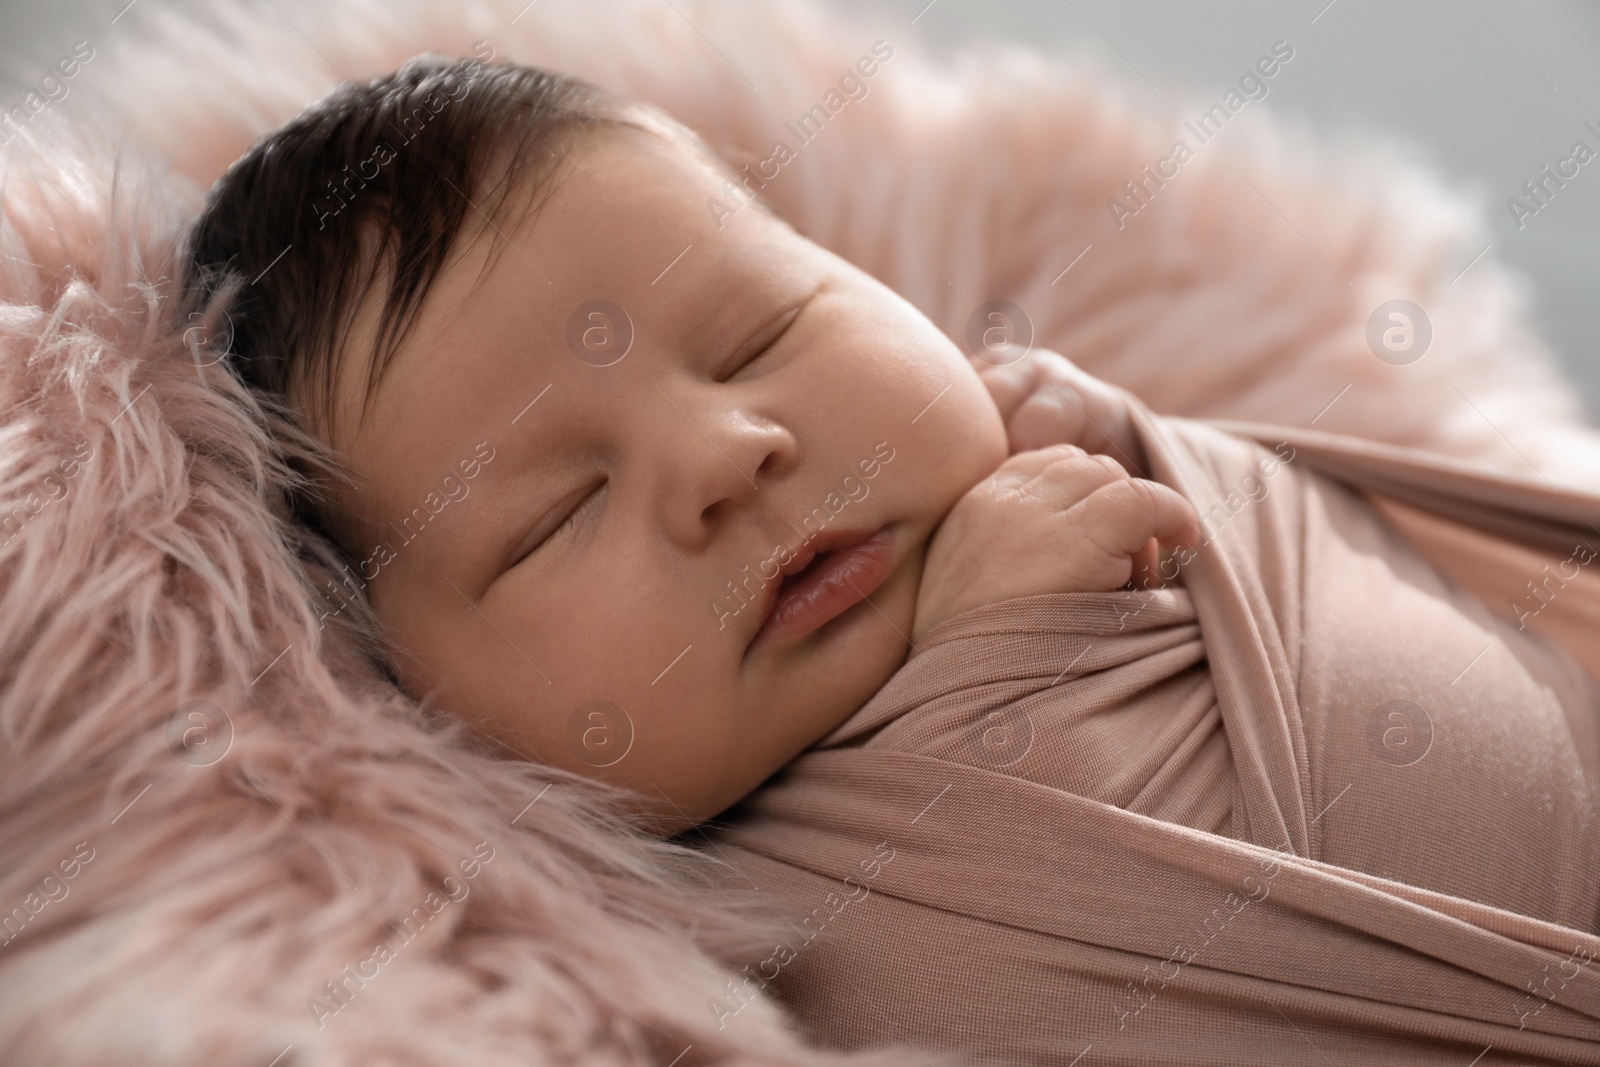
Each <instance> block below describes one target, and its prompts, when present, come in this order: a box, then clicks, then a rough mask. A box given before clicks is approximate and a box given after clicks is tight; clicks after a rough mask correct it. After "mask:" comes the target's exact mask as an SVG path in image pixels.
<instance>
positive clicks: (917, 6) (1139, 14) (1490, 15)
mask: <svg viewBox="0 0 1600 1067" xmlns="http://www.w3.org/2000/svg"><path fill="white" fill-rule="evenodd" d="M136 2H138V3H142V4H150V5H161V4H166V3H169V2H170V0H136ZM330 2H334V0H330ZM544 2H546V3H552V2H556V3H559V2H564V0H544ZM567 2H575V0H567ZM663 2H665V0H663ZM769 2H778V3H781V2H782V0H769ZM832 2H834V3H841V4H842V3H844V2H845V0H832ZM850 2H851V6H854V5H861V6H866V7H871V8H875V9H877V10H879V11H880V12H883V13H885V14H889V15H894V16H897V17H904V18H905V19H906V20H907V21H908V22H909V21H910V20H911V19H912V18H913V17H915V19H916V21H915V29H916V31H918V32H920V33H922V34H923V35H924V37H925V38H926V39H927V40H928V41H929V42H931V43H932V44H934V45H935V46H936V47H937V48H940V49H948V48H953V47H956V46H959V45H960V44H962V43H965V42H968V41H977V40H990V41H995V40H1015V41H1022V42H1025V43H1028V44H1031V45H1033V46H1035V47H1038V48H1040V49H1044V50H1047V51H1049V50H1056V49H1063V50H1064V49H1087V50H1091V51H1095V52H1097V53H1100V54H1101V55H1102V56H1103V57H1104V59H1105V61H1106V65H1107V67H1108V69H1111V70H1113V71H1120V72H1121V73H1122V74H1124V75H1125V77H1126V79H1127V81H1128V82H1129V84H1130V85H1135V86H1142V87H1144V88H1146V89H1148V88H1149V87H1150V86H1151V85H1153V86H1154V87H1155V89H1156V90H1157V91H1159V92H1160V93H1162V94H1169V93H1170V94H1189V95H1198V96H1201V97H1211V96H1215V95H1216V92H1217V91H1219V89H1220V88H1221V87H1226V86H1228V85H1230V84H1232V83H1233V81H1234V80H1235V79H1236V78H1237V77H1238V74H1239V72H1240V71H1241V70H1243V69H1244V68H1245V67H1246V66H1248V65H1249V64H1250V63H1252V62H1253V61H1254V60H1255V59H1256V57H1257V56H1258V55H1259V54H1261V53H1262V52H1263V51H1264V50H1265V49H1266V48H1267V47H1270V44H1271V42H1273V41H1275V40H1278V39H1287V40H1289V41H1290V42H1291V43H1292V44H1293V45H1294V48H1295V64H1294V77H1293V78H1280V79H1277V80H1276V81H1275V83H1274V84H1273V87H1272V92H1271V95H1270V96H1269V97H1268V98H1267V99H1266V100H1264V101H1261V102H1260V103H1257V104H1254V105H1252V107H1253V108H1262V107H1265V108H1269V109H1271V110H1273V111H1274V112H1276V113H1277V114H1278V115H1280V116H1282V117H1285V118H1290V119H1293V118H1298V117H1304V118H1306V119H1309V120H1310V121H1311V123H1312V124H1313V126H1314V127H1315V128H1317V129H1319V130H1327V131H1330V132H1332V131H1336V130H1339V131H1348V130H1352V129H1353V130H1356V131H1364V132H1365V131H1370V132H1372V133H1375V134H1380V135H1384V136H1399V137H1403V138H1406V139H1409V140H1411V141H1413V142H1415V143H1416V144H1417V145H1419V146H1420V147H1421V149H1422V150H1423V152H1424V154H1425V158H1427V159H1429V160H1431V161H1432V162H1433V164H1434V165H1435V166H1436V167H1437V168H1438V169H1439V171H1441V172H1442V173H1443V174H1444V175H1445V177H1446V178H1447V179H1448V180H1449V181H1450V182H1452V183H1453V184H1456V185H1459V186H1464V187H1467V188H1470V189H1472V190H1474V191H1476V192H1477V193H1478V194H1479V195H1480V196H1481V199H1482V203H1483V210H1484V212H1485V213H1486V215H1487V217H1488V219H1489V222H1490V225H1491V227H1492V234H1491V236H1492V240H1493V247H1494V251H1493V253H1492V254H1493V255H1497V256H1500V257H1502V258H1503V259H1504V260H1506V261H1507V262H1509V263H1511V264H1512V265H1514V266H1516V267H1518V268H1520V269H1521V270H1523V271H1525V272H1526V273H1527V274H1528V275H1529V276H1531V278H1532V279H1533V282H1534V287H1535V292H1536V301H1537V304H1536V315H1537V321H1538V324H1539V326H1540V328H1541V329H1542V330H1543V331H1544V333H1545V336H1546V337H1548V338H1549V339H1550V341H1551V343H1552V344H1553V345H1554V346H1555V348H1556V349H1557V351H1558V352H1559V353H1560V354H1561V357H1562V359H1563V361H1564V362H1565V364H1566V366H1567V367H1568V369H1569V371H1570V373H1571V375H1572V376H1573V378H1574V379H1575V380H1576V381H1577V383H1578V385H1579V387H1580V388H1581V389H1582V390H1583V392H1584V394H1585V397H1586V399H1587V403H1588V407H1589V410H1590V413H1591V416H1592V417H1596V418H1600V301H1596V300H1595V299H1594V298H1593V294H1594V291H1595V289H1596V288H1597V282H1600V160H1596V161H1594V162H1593V163H1591V164H1589V165H1588V166H1585V167H1583V168H1582V169H1581V170H1580V171H1579V173H1578V176H1577V177H1575V178H1572V179H1569V180H1568V182H1567V185H1566V187H1565V188H1564V189H1561V190H1560V191H1559V192H1558V193H1557V195H1556V196H1555V197H1554V198H1552V199H1551V202H1550V204H1549V206H1548V207H1545V208H1543V209H1542V210H1540V212H1539V213H1538V215H1537V216H1536V217H1533V218H1530V219H1526V220H1524V226H1523V228H1522V229H1520V230H1519V229H1518V228H1517V226H1516V225H1515V223H1514V222H1513V220H1512V218H1511V215H1510V213H1509V212H1508V211H1507V209H1506V206H1505V201H1506V198H1507V197H1509V196H1512V195H1520V188H1521V185H1522V183H1523V182H1524V181H1527V180H1529V179H1531V178H1533V177H1534V176H1535V175H1536V174H1537V173H1538V172H1539V169H1540V168H1541V167H1542V166H1544V165H1545V164H1547V163H1549V164H1554V163H1555V161H1556V159H1557V158H1559V157H1560V156H1563V155H1565V154H1566V153H1567V151H1568V149H1569V148H1570V146H1571V145H1572V143H1573V141H1574V140H1576V139H1579V138H1583V139H1584V140H1586V141H1588V142H1589V143H1590V146H1591V147H1595V148H1597V149H1600V140H1597V139H1596V138H1595V137H1594V136H1593V135H1592V134H1590V133H1588V131H1586V130H1585V129H1584V128H1583V123H1584V122H1585V121H1586V120H1593V121H1595V124H1596V125H1597V126H1600V62H1597V60H1600V5H1597V4H1594V3H1592V2H1583V0H1333V3H1332V4H1331V5H1330V4H1328V3H1327V0H1213V2H1203V3H1202V2H1188V0H933V3H932V4H931V5H929V4H928V2H927V0H850ZM126 4H127V0H0V80H3V81H4V82H5V83H6V84H7V88H8V90H9V88H10V87H11V86H12V85H23V84H25V83H29V82H32V81H34V80H35V79H36V78H37V75H38V74H39V73H40V72H42V71H43V70H44V69H45V67H46V66H47V64H48V63H49V62H51V61H52V60H53V59H54V58H55V57H56V56H58V55H63V54H65V53H67V52H68V51H69V50H70V48H71V46H72V43H73V42H74V41H75V40H78V39H80V38H84V37H92V36H95V35H99V34H103V33H104V32H106V27H107V23H108V22H109V21H110V19H111V18H112V17H113V16H115V15H117V13H118V12H120V11H121V10H123V8H124V7H125V6H126ZM1313 20H1315V21H1313Z"/></svg>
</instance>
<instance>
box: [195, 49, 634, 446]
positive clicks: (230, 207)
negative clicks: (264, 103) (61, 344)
mask: <svg viewBox="0 0 1600 1067" xmlns="http://www.w3.org/2000/svg"><path fill="white" fill-rule="evenodd" d="M626 103H627V101H626V100H624V99H623V98H620V97H617V96H615V95H612V94H610V93H607V92H605V91H603V90H601V89H599V88H598V87H596V86H594V85H592V84H590V83H589V82H586V81H584V80H582V79H580V78H577V77H574V76H572V75H569V74H565V73H561V72H556V71H550V70H543V69H539V68H535V67H528V66H521V65H516V64H497V65H493V66H490V65H485V64H483V63H480V62H479V61H478V60H477V59H474V58H469V59H463V60H460V61H459V62H452V61H451V60H449V59H448V58H446V57H444V56H440V55H436V54H432V55H425V56H418V57H416V58H413V59H411V60H409V61H407V62H406V63H405V64H404V65H403V66H401V67H400V68H399V69H398V70H396V71H394V72H393V73H391V74H386V75H384V76H382V77H378V78H374V79H373V80H371V81H369V82H366V83H365V84H357V83H354V82H346V83H345V84H343V85H340V86H339V87H338V88H336V89H334V90H333V91H332V92H330V93H329V94H328V95H327V96H325V97H323V98H322V99H321V100H318V101H317V102H316V103H314V104H312V105H311V106H309V107H308V108H306V109H305V110H304V111H302V112H301V113H300V114H299V115H297V116H295V118H294V119H292V120H291V121H290V122H289V123H287V124H286V125H284V126H282V127H281V128H279V129H277V130H275V131H274V132H272V133H270V134H268V135H267V136H265V137H263V138H262V139H261V140H259V141H257V142H256V143H255V144H254V145H253V146H252V147H251V148H250V150H249V151H248V152H247V153H245V155H244V156H242V157H241V158H240V159H239V160H237V161H236V162H235V163H234V164H233V165H232V166H231V167H229V168H228V171H227V172H226V173H225V174H224V175H223V176H222V177H221V178H220V179H219V180H218V181H217V183H216V184H215V185H214V186H213V187H212V189H211V191H210V193H209V195H208V196H207V199H206V204H205V207H204V209H203V210H202V211H201V213H200V215H199V217H198V218H197V219H196V220H195V221H194V223H193V225H192V226H191V228H190V229H189V231H188V233H187V234H186V247H185V251H184V255H183V258H182V262H183V264H184V273H185V277H184V280H183V286H184V291H185V292H186V293H187V294H190V295H189V298H188V301H187V302H186V304H185V307H184V309H183V310H185V311H189V310H190V309H192V308H195V307H197V306H202V305H209V306H210V307H212V308H215V307H218V306H220V307H222V308H223V309H225V311H226V319H227V326H226V334H227V336H226V340H225V342H224V343H225V345H226V355H227V360H228V363H229V365H230V366H231V367H232V369H233V370H234V371H235V372H236V373H237V374H238V375H239V376H240V377H241V378H242V379H243V380H244V381H245V382H246V383H247V384H248V385H250V386H251V387H252V388H253V389H255V390H256V391H257V392H258V393H262V394H265V395H266V396H267V397H269V398H272V399H274V400H277V401H279V402H281V403H282V406H283V408H284V409H285V411H286V413H288V414H290V415H291V417H293V415H294V411H295V409H293V408H291V407H290V406H289V405H288V404H287V400H288V397H289V396H290V394H291V391H295V392H300V391H301V389H302V387H304V390H305V392H304V394H303V395H304V396H305V398H306V401H307V404H308V405H309V406H310V407H311V409H312V411H311V412H310V414H313V415H314V416H321V417H322V419H321V424H322V425H324V426H330V425H331V424H332V416H333V412H334V405H335V401H334V388H333V387H334V383H335V381H336V380H337V379H336V368H335V366H334V363H335V359H336V357H337V354H338V353H339V351H340V349H341V346H342V345H343V344H344V342H345V340H346V338H347V335H348V333H349V330H350V325H351V321H352V320H353V318H354V311H355V309H356V308H358V307H359V306H361V304H362V302H363V301H364V300H365V299H366V298H367V297H368V296H369V295H370V294H371V293H372V292H373V290H374V288H375V287H377V286H378V284H379V283H380V281H381V280H382V279H383V277H384V276H385V275H387V276H388V279H389V283H388V291H387V294H386V295H385V297H384V303H383V307H382V310H381V312H380V314H379V318H378V327H377V334H376V342H375V344H374V348H373V351H372V353H371V356H372V359H371V363H370V371H369V375H368V380H367V383H366V393H365V394H364V398H363V404H362V408H361V411H362V412H363V413H364V412H365V411H366V405H367V403H368V402H370V400H371V397H372V394H373V392H374V390H375V389H376V387H377V384H378V381H379V379H380V378H381V377H382V374H383V371H384V369H385V367H386V366H387V364H388V362H389V361H390V359H391V358H392V357H393V355H394V353H395V351H396V350H397V349H398V348H399V346H400V345H401V344H402V343H403V342H404V340H405V338H406V336H407V335H408V333H409V332H410V330H411V329H412V328H413V327H414V325H415V323H416V319H417V316H418V314H419V313H420V311H421V307H422V303H423V301H424V299H425V298H426V296H427V293H428V291H429V289H430V287H431V286H432V285H433V284H434V282H435V281H436V279H437V278H438V275H439V273H440V271H441V270H442V269H443V267H444V265H445V263H446V262H447V261H448V260H449V257H450V254H451V252H452V250H453V249H454V247H455V245H456V243H457V241H458V239H459V238H460V237H461V235H462V232H463V230H464V228H465V227H466V226H467V225H469V224H478V223H482V224H484V225H495V226H496V227H498V223H499V222H500V221H503V220H504V216H505V209H506V207H507V205H508V204H511V203H513V202H514V201H515V197H514V196H513V194H514V193H515V192H517V191H526V190H528V189H529V188H530V187H532V188H534V189H537V186H538V184H539V183H540V182H541V181H542V180H544V179H545V178H546V177H548V176H549V174H550V172H551V171H552V170H553V169H554V168H555V166H556V165H557V164H558V163H559V162H560V160H561V158H562V157H563V156H564V154H565V151H566V148H567V147H568V144H567V141H566V140H565V139H563V138H559V137H557V136H556V135H557V134H558V133H562V132H566V133H572V132H577V131H581V130H583V129H585V128H594V127H599V126H619V125H636V123H634V122H632V121H629V120H628V119H627V118H625V117H624V116H623V108H624V107H625V106H626ZM491 178H497V179H498V180H496V181H494V183H493V185H492V187H491V186H490V180H491ZM545 195H546V196H547V195H548V190H547V191H546V193H545ZM538 203H542V198H540V199H538V201H537V202H535V198H532V197H530V198H529V204H528V205H527V206H528V207H529V209H530V210H537V206H538ZM479 232H480V233H481V232H483V231H482V228H481V226H480V227H479ZM191 317H192V316H191ZM213 317H221V316H215V315H214V312H213ZM297 421H300V420H297ZM301 425H302V427H303V428H304V423H303V421H302V422H301Z"/></svg>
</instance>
